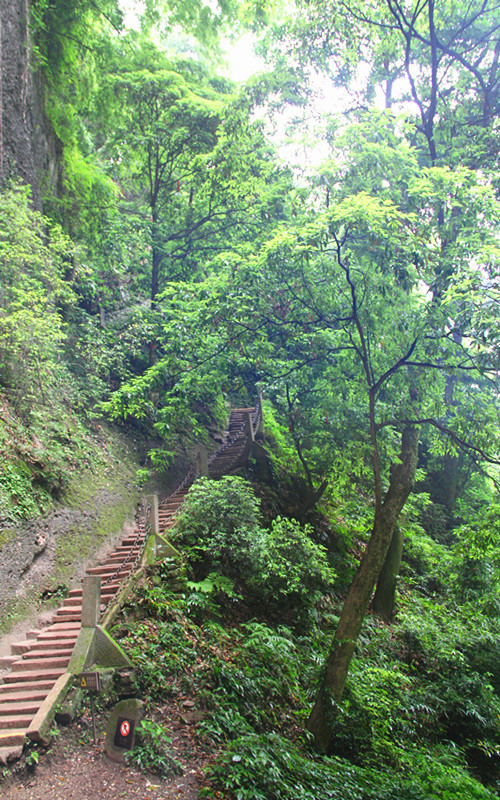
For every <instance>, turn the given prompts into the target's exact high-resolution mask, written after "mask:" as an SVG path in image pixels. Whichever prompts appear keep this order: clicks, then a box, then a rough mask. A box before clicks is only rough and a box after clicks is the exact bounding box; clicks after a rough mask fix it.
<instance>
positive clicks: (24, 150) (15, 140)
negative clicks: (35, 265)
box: [0, 0, 61, 210]
mask: <svg viewBox="0 0 500 800" xmlns="http://www.w3.org/2000/svg"><path fill="white" fill-rule="evenodd" d="M29 14H30V7H29V0H0V26H1V31H0V94H1V110H2V114H1V127H0V182H1V184H3V183H4V182H5V180H6V179H7V178H8V177H9V176H11V175H13V174H14V175H18V176H19V177H20V178H21V179H22V180H23V181H24V182H25V183H28V184H30V185H31V188H32V199H33V205H34V206H35V207H36V208H37V209H39V210H41V207H42V185H43V186H45V187H54V186H55V185H56V183H57V176H58V169H59V167H58V165H59V163H60V155H61V151H60V143H59V142H58V140H57V138H56V137H55V135H54V134H53V132H52V131H51V129H50V125H49V123H48V121H47V119H46V117H45V114H44V110H43V86H42V80H41V77H40V74H39V73H37V71H36V70H35V69H34V63H33V52H32V43H31V34H30V26H29Z"/></svg>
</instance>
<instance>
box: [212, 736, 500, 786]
mask: <svg viewBox="0 0 500 800" xmlns="http://www.w3.org/2000/svg"><path fill="white" fill-rule="evenodd" d="M209 775H210V777H211V778H212V781H213V784H214V786H215V787H217V788H218V789H219V788H220V789H222V790H224V791H226V792H227V791H229V792H231V794H232V796H234V797H235V798H237V800H318V798H321V800H345V798H347V797H348V798H349V800H465V798H467V800H494V797H495V794H494V793H493V792H492V791H490V790H488V789H486V788H485V787H484V786H482V785H481V784H480V783H478V782H477V781H476V780H475V779H474V778H472V777H471V776H470V775H468V774H467V773H466V772H465V770H464V769H463V767H462V766H461V764H460V763H459V762H458V760H457V758H456V756H454V755H453V754H450V753H448V752H445V753H443V754H437V755H436V756H434V757H433V756H431V755H429V754H426V753H424V752H421V751H419V750H413V751H412V752H411V753H408V763H405V764H402V765H401V770H400V771H399V772H396V771H388V770H384V769H381V768H380V767H379V768H377V769H366V768H362V767H355V766H353V765H352V764H350V763H349V762H348V761H344V760H342V759H339V758H318V757H314V756H311V755H309V754H307V753H304V752H302V751H301V750H300V749H299V748H298V747H297V745H295V744H293V743H292V742H291V741H289V740H287V739H285V738H284V737H282V736H279V735H277V734H272V733H271V734H262V735H256V734H252V735H248V736H242V737H240V738H238V739H236V740H234V741H233V742H231V743H230V744H229V746H228V747H227V749H226V750H225V751H224V752H223V753H222V755H221V756H220V757H219V759H218V760H217V761H216V762H215V764H214V765H213V766H212V767H211V768H210V771H209ZM204 796H205V797H213V796H214V795H213V794H211V790H207V791H205V794H204Z"/></svg>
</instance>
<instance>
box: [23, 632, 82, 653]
mask: <svg viewBox="0 0 500 800" xmlns="http://www.w3.org/2000/svg"><path fill="white" fill-rule="evenodd" d="M76 639H77V637H76V636H72V637H71V638H67V639H39V640H38V641H37V642H36V643H35V644H34V645H33V646H32V648H31V652H37V653H39V652H40V650H46V649H47V648H48V647H50V648H52V649H53V650H69V649H71V650H73V647H74V645H75V642H76Z"/></svg>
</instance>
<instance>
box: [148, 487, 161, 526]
mask: <svg viewBox="0 0 500 800" xmlns="http://www.w3.org/2000/svg"><path fill="white" fill-rule="evenodd" d="M145 500H146V503H148V504H149V506H150V512H149V523H150V525H151V533H154V534H155V535H156V534H157V533H160V517H159V512H158V495H157V494H148V495H146V498H145Z"/></svg>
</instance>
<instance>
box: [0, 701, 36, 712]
mask: <svg viewBox="0 0 500 800" xmlns="http://www.w3.org/2000/svg"><path fill="white" fill-rule="evenodd" d="M41 705H42V700H39V701H38V702H36V701H31V702H29V701H28V700H24V701H23V700H18V701H13V702H12V703H2V704H1V705H0V714H2V716H4V715H5V716H13V715H15V714H25V715H26V716H28V715H29V714H31V715H32V716H34V715H35V714H36V712H37V711H38V709H39V708H40V706H41Z"/></svg>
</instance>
